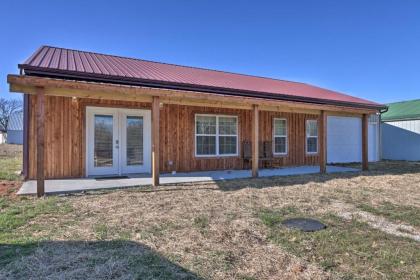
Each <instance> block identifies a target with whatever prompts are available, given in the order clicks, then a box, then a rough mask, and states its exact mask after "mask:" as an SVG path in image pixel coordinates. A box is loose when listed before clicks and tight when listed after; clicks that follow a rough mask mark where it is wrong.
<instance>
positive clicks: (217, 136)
mask: <svg viewBox="0 0 420 280" xmlns="http://www.w3.org/2000/svg"><path fill="white" fill-rule="evenodd" d="M197 117H216V134H197ZM220 117H228V118H235V119H236V134H219V118H220ZM197 136H216V154H213V155H198V154H197ZM220 136H231V137H233V136H234V137H236V153H234V154H220V153H219V137H220ZM238 151H239V122H238V116H234V115H219V114H195V116H194V154H195V157H198V158H206V157H232V156H238V155H239V152H238Z"/></svg>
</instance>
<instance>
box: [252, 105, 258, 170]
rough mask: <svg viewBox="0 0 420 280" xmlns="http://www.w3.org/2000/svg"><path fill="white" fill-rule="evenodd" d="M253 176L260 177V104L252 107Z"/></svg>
mask: <svg viewBox="0 0 420 280" xmlns="http://www.w3.org/2000/svg"><path fill="white" fill-rule="evenodd" d="M252 115H253V116H252V177H254V178H255V177H258V159H259V155H258V138H259V136H258V129H259V128H258V122H259V109H258V105H253V107H252Z"/></svg>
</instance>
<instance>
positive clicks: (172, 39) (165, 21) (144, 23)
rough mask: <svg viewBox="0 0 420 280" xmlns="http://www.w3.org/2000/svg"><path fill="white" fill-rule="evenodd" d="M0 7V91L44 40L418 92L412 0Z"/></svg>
mask: <svg viewBox="0 0 420 280" xmlns="http://www.w3.org/2000/svg"><path fill="white" fill-rule="evenodd" d="M104 3H106V4H104ZM0 5H1V7H0V31H1V32H0V35H1V39H0V40H1V41H0V48H1V51H0V97H9V98H13V97H18V96H19V95H16V94H10V93H9V92H8V85H7V83H6V75H7V74H8V73H18V69H17V64H18V63H20V62H22V61H23V60H24V59H26V58H27V57H28V56H29V55H30V54H31V53H32V52H33V51H35V50H36V49H37V48H38V47H39V46H40V45H52V46H59V47H66V48H74V49H81V50H89V51H96V52H101V53H108V54H117V55H122V56H131V57H138V58H143V59H148V60H155V61H162V62H169V63H176V64H182V65H189V66H198V67H205V68H211V69H219V70H226V71H232V72H239V73H246V74H253V75H258V76H267V77H274V78H279V79H287V80H294V81H301V82H307V83H311V84H315V85H318V86H321V87H325V88H329V89H333V90H337V91H341V92H344V93H348V94H351V95H355V96H359V97H363V98H366V99H371V100H374V101H377V102H382V103H386V102H392V101H399V100H405V99H415V98H420V1H418V0H404V1H401V0H395V1H394V0H382V1H379V0H378V1H376V0H369V1H359V0H343V1H333V0H328V1H326V0H317V1H315V0H307V1H215V0H212V1H192V0H191V1H182V0H178V1H156V0H155V1H124V0H119V1H103V0H102V1H93V0H91V1H86V0H85V1H82V0H72V1H53V0H50V1H41V0H37V1H30V0H28V1H11V0H2V1H1V4H0Z"/></svg>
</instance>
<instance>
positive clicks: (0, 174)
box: [0, 156, 22, 181]
mask: <svg viewBox="0 0 420 280" xmlns="http://www.w3.org/2000/svg"><path fill="white" fill-rule="evenodd" d="M20 170H22V157H20V156H15V157H5V156H0V180H8V181H16V180H19V179H20V175H19V174H16V172H17V171H20Z"/></svg>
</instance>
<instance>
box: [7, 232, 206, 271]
mask: <svg viewBox="0 0 420 280" xmlns="http://www.w3.org/2000/svg"><path fill="white" fill-rule="evenodd" d="M174 258H175V257H174ZM46 278H48V279H202V278H200V277H199V276H197V275H196V274H194V273H192V272H190V271H188V270H187V269H185V268H183V267H181V266H179V265H178V264H176V263H174V262H173V261H171V260H169V259H167V258H166V257H164V256H162V255H160V254H159V253H158V252H156V251H154V250H153V249H151V248H150V247H148V246H146V245H144V244H141V243H137V242H133V241H125V240H117V241H89V242H87V241H44V242H39V243H25V244H0V279H46Z"/></svg>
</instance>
